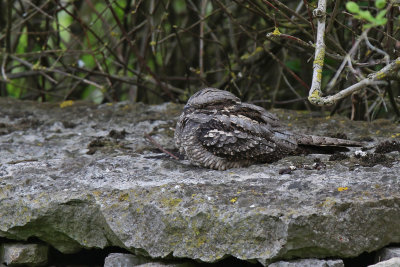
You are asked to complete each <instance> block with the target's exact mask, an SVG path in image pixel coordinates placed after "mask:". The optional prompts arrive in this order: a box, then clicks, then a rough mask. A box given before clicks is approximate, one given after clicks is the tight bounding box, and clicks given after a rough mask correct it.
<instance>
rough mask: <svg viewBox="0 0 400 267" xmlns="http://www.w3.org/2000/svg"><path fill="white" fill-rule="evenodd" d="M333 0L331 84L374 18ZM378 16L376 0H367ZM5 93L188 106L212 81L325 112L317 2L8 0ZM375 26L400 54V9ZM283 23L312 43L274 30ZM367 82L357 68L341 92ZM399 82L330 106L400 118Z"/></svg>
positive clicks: (245, 95)
mask: <svg viewBox="0 0 400 267" xmlns="http://www.w3.org/2000/svg"><path fill="white" fill-rule="evenodd" d="M345 4H346V1H340V0H339V1H328V9H327V13H328V14H327V29H326V35H325V40H326V46H327V52H328V53H330V54H331V55H336V56H331V57H326V58H325V67H324V72H323V88H324V85H326V83H327V82H328V81H329V79H330V78H331V77H332V76H333V75H334V74H335V72H336V70H337V68H338V66H339V65H340V64H341V62H342V59H343V57H344V56H345V55H346V53H347V52H348V51H349V50H350V49H351V47H352V45H353V44H354V42H355V40H356V38H357V37H358V36H359V35H360V34H361V32H362V30H363V29H362V25H363V24H364V22H363V21H362V20H359V19H356V18H354V17H353V15H352V14H350V13H349V12H347V11H346V9H345ZM358 4H359V5H360V6H361V7H362V8H363V9H364V10H370V11H371V13H372V14H375V13H376V12H377V11H376V8H375V6H374V1H358ZM0 5H1V6H0V12H1V14H0V32H1V35H0V45H1V52H0V53H1V54H0V64H1V66H0V67H1V75H0V96H10V97H15V98H20V99H30V100H37V101H63V100H78V99H86V100H91V101H94V102H97V103H103V102H113V101H122V100H130V101H141V102H145V103H161V102H165V101H174V102H182V103H183V102H185V101H186V100H187V99H188V97H189V96H190V95H191V94H193V93H194V92H195V91H197V90H199V89H200V88H203V87H206V86H212V87H217V88H220V89H225V90H229V91H231V92H233V93H235V94H236V95H238V96H240V97H241V98H242V99H244V100H246V101H249V102H253V103H256V104H258V105H262V106H264V107H266V108H272V107H279V108H295V109H306V108H307V109H309V110H320V108H317V107H312V106H311V105H310V104H309V103H308V102H307V100H306V99H307V96H308V89H309V86H310V85H311V77H312V63H313V57H314V55H313V51H314V50H313V47H312V44H313V43H314V42H315V28H316V25H317V22H316V21H315V20H314V19H312V15H311V13H312V10H313V9H314V8H315V7H316V5H317V1H310V0H297V1H289V0H287V1H278V0H268V1H267V0H249V1H240V0H234V1H231V0H198V1H194V0H186V1H185V0H138V1H134V0H125V1H122V0H119V1H113V0H105V1H99V0H75V1H74V0H63V1H61V0H57V1H50V0H31V1H27V0H26V1H25V0H7V1H0ZM387 9H388V12H387V15H386V17H387V18H388V23H387V24H386V25H385V26H381V27H376V28H373V29H371V30H370V32H369V34H368V37H369V40H370V42H371V43H372V45H374V46H375V47H377V48H380V49H382V50H384V51H386V53H388V54H389V56H390V60H394V59H395V58H397V57H398V56H399V47H400V42H399V41H398V40H399V38H398V37H399V35H400V32H399V6H398V4H394V3H392V4H388V5H387ZM275 26H277V27H278V28H279V30H280V32H281V33H284V34H286V35H287V36H293V37H296V38H299V39H301V40H302V41H304V42H305V43H306V44H308V46H307V45H304V44H303V45H300V44H299V43H298V42H296V41H294V40H293V39H290V38H267V36H266V35H267V33H271V32H273V31H274V29H275ZM382 57H383V56H382V55H381V54H379V53H376V52H375V51H371V50H370V49H368V47H367V46H366V45H365V44H362V45H361V46H360V48H359V49H358V50H357V52H356V55H355V57H354V62H355V63H359V64H355V65H354V66H353V67H354V68H355V70H356V71H357V72H359V73H360V74H362V75H364V76H366V75H368V73H371V72H374V71H376V70H379V69H381V68H382V67H383V66H384V65H385V63H384V61H383V60H382ZM355 82H357V78H356V76H355V75H353V73H352V72H350V71H349V70H347V69H346V70H345V71H344V72H343V73H342V74H341V76H340V78H339V82H338V83H337V86H335V87H334V88H333V89H332V90H331V91H330V92H326V93H327V94H333V93H335V92H337V91H339V90H341V89H344V88H346V87H348V86H349V85H351V84H354V83H355ZM399 87H400V86H399V82H398V81H396V79H392V80H391V81H390V82H387V83H386V84H383V85H380V86H379V88H378V87H370V88H366V90H364V91H363V92H361V93H359V94H356V95H353V96H352V97H348V98H346V99H345V100H343V101H340V103H338V104H336V105H335V106H333V107H329V108H326V110H327V111H330V112H331V113H332V114H333V113H341V114H344V115H346V116H349V117H351V118H352V119H364V120H370V119H374V118H377V117H389V118H395V117H396V111H397V108H396V106H397V105H399V98H398V96H399V93H400V89H399Z"/></svg>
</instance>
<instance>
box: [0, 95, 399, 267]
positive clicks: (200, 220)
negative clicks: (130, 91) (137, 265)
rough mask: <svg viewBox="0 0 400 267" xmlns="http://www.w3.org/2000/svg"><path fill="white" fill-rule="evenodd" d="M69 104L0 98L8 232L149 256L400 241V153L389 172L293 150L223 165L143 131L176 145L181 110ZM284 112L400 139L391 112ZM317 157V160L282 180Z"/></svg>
mask: <svg viewBox="0 0 400 267" xmlns="http://www.w3.org/2000/svg"><path fill="white" fill-rule="evenodd" d="M63 106H66V107H64V108H61V107H60V106H59V105H58V104H40V103H34V102H17V101H14V100H10V99H0V218H1V220H0V236H2V237H6V238H9V239H14V240H26V239H28V238H30V237H34V238H38V239H40V240H42V241H44V242H46V243H48V244H50V245H52V246H54V247H55V248H57V249H58V250H60V251H61V252H64V253H72V252H75V251H77V250H79V249H80V248H103V247H106V246H118V247H121V248H125V249H127V250H129V251H131V252H134V253H140V254H142V255H147V256H151V257H178V258H191V259H196V260H200V261H205V262H215V261H218V260H220V259H222V258H225V257H227V256H233V257H236V258H239V259H245V260H248V261H253V262H255V261H259V262H261V263H262V264H264V265H266V264H268V263H270V262H274V261H278V260H285V259H286V260H287V259H291V258H307V257H313V258H327V257H330V258H342V257H354V256H357V255H359V254H361V253H362V252H364V251H375V250H377V249H379V248H382V247H383V246H385V245H388V244H390V243H396V242H397V243H399V242H400V228H399V227H398V225H399V224H400V207H399V205H400V183H399V179H400V178H399V175H398V174H399V172H400V164H399V153H398V152H391V153H389V154H386V158H385V159H389V163H390V164H384V166H383V165H382V164H377V165H375V164H372V165H373V166H371V167H363V166H361V165H359V159H356V158H355V157H354V153H353V152H349V153H348V155H349V156H350V158H348V159H343V160H340V161H328V158H329V156H328V155H308V156H306V157H302V156H293V157H288V158H285V159H283V160H281V161H279V162H276V163H274V164H264V165H254V166H251V167H249V168H241V169H231V170H228V171H213V170H208V169H201V168H196V167H193V166H191V165H190V164H189V163H188V162H187V161H176V160H173V159H171V158H168V157H166V156H165V155H164V154H161V153H159V152H158V151H157V150H156V149H154V146H153V145H152V144H151V143H149V142H148V141H147V139H146V138H144V134H146V133H148V134H149V135H150V136H152V137H153V138H154V140H156V141H157V142H158V143H159V144H161V145H162V146H164V147H165V148H167V149H172V148H173V140H172V136H173V128H174V127H175V123H176V118H177V116H178V115H179V113H180V111H181V108H182V106H179V105H173V104H164V105H159V106H145V105H141V104H135V105H129V104H127V103H119V104H114V105H101V106H95V105H89V104H85V103H73V105H72V106H68V105H65V103H64V105H63ZM279 116H280V118H281V120H283V122H285V123H287V124H288V127H289V128H291V130H292V131H300V132H307V133H312V134H322V135H328V134H337V133H346V134H347V136H348V137H349V138H350V139H358V138H361V139H366V138H368V137H373V138H374V139H375V140H393V139H394V138H398V136H399V135H400V134H399V133H400V127H399V126H398V125H394V124H391V123H390V122H388V121H386V120H378V121H375V122H373V123H366V122H350V121H348V120H346V119H343V118H340V117H332V118H330V117H320V118H313V119H310V115H309V114H303V113H296V112H288V111H280V112H279ZM331 129H335V130H334V132H332V130H331ZM372 144H373V143H370V144H369V145H372ZM315 158H318V159H320V160H321V161H322V162H323V163H324V164H323V165H322V167H321V168H316V169H313V168H298V169H297V170H294V171H291V172H288V174H282V175H280V174H279V170H281V169H284V168H288V167H289V166H290V165H297V166H303V165H309V166H312V165H313V162H314V159H315ZM378 158H379V159H380V157H378ZM378 163H379V161H378ZM324 165H326V166H324ZM282 173H285V172H282Z"/></svg>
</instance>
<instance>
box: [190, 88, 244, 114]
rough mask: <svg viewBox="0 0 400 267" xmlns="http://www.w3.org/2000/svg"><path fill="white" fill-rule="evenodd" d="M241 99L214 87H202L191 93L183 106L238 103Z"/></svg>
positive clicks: (196, 106)
mask: <svg viewBox="0 0 400 267" xmlns="http://www.w3.org/2000/svg"><path fill="white" fill-rule="evenodd" d="M240 103H241V101H240V99H239V98H238V97H236V96H235V95H234V94H232V93H230V92H228V91H223V90H219V89H216V88H211V87H209V88H204V89H202V90H200V91H198V92H196V93H195V94H194V95H192V96H191V97H190V98H189V100H188V102H187V104H186V106H185V108H184V109H188V108H196V109H198V108H200V109H201V108H206V107H207V106H216V105H230V104H240Z"/></svg>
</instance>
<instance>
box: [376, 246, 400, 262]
mask: <svg viewBox="0 0 400 267" xmlns="http://www.w3.org/2000/svg"><path fill="white" fill-rule="evenodd" d="M391 258H400V248H399V247H387V248H383V249H381V250H380V251H379V252H378V253H377V255H376V260H377V261H385V260H389V259H391Z"/></svg>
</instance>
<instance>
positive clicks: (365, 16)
mask: <svg viewBox="0 0 400 267" xmlns="http://www.w3.org/2000/svg"><path fill="white" fill-rule="evenodd" d="M358 14H359V15H360V16H361V18H363V19H365V20H367V21H369V22H374V21H375V18H374V17H373V16H372V15H371V13H370V12H369V11H368V10H366V11H363V10H360V12H358Z"/></svg>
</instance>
